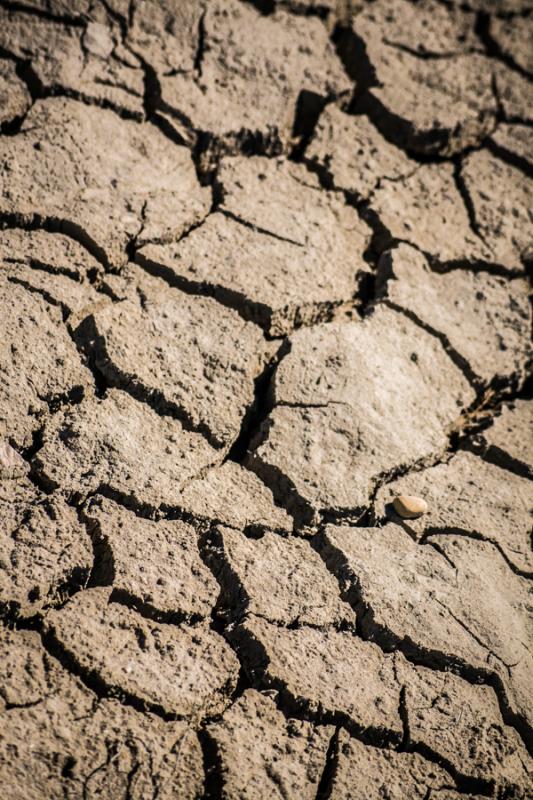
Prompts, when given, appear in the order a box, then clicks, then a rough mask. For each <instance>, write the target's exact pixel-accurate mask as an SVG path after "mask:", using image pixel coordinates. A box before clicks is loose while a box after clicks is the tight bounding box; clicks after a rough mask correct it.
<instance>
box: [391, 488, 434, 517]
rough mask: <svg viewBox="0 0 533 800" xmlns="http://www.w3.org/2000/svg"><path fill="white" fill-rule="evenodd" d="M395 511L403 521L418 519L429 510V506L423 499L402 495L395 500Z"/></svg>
mask: <svg viewBox="0 0 533 800" xmlns="http://www.w3.org/2000/svg"><path fill="white" fill-rule="evenodd" d="M393 505H394V510H395V511H396V512H397V513H398V514H399V515H400V517H403V519H417V517H421V516H422V514H425V513H426V512H427V510H428V504H427V503H426V501H425V500H423V499H422V498H421V497H416V496H415V495H412V494H400V495H398V496H397V497H395V498H394V500H393Z"/></svg>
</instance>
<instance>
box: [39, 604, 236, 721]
mask: <svg viewBox="0 0 533 800" xmlns="http://www.w3.org/2000/svg"><path fill="white" fill-rule="evenodd" d="M110 595H111V590H110V589H107V588H104V589H101V588H97V589H87V590H86V591H84V592H81V593H79V594H78V595H76V596H75V597H74V598H72V599H71V600H70V602H69V603H68V604H67V605H66V606H65V607H64V608H62V609H61V610H59V611H50V612H48V614H47V615H46V619H45V628H46V630H47V631H48V632H49V633H50V635H51V636H53V638H54V639H55V640H56V641H57V642H58V644H59V646H60V647H61V648H62V649H63V650H64V651H65V652H66V653H68V654H69V655H70V657H71V658H73V659H74V661H75V662H76V663H77V664H78V665H79V668H80V669H81V670H82V672H83V673H88V674H91V673H93V674H95V675H96V676H97V678H98V680H99V681H101V682H103V684H104V685H105V686H106V687H107V688H108V690H109V691H111V692H120V691H123V692H125V694H126V695H127V696H128V697H131V698H133V699H134V701H135V700H136V701H139V702H140V703H141V704H147V707H148V708H150V707H153V708H155V709H156V710H163V711H164V712H165V713H167V714H174V715H177V716H179V717H188V718H192V719H195V720H198V719H200V718H201V717H203V716H205V715H207V714H217V713H220V712H221V711H223V710H224V708H225V707H226V705H227V704H228V701H229V697H230V695H231V690H232V688H234V687H235V684H236V682H237V674H238V669H239V665H238V661H237V658H236V656H235V655H234V653H233V652H232V650H231V649H230V648H229V646H228V645H227V644H226V643H225V642H224V640H223V639H222V637H221V636H219V634H217V633H215V632H214V631H212V630H210V628H209V627H208V626H207V625H206V624H205V623H201V624H199V625H196V626H188V625H185V624H181V625H166V624H162V623H158V622H154V621H152V620H150V619H146V618H144V617H142V616H140V615H139V614H138V613H136V612H135V611H133V610H131V609H130V608H128V607H126V606H124V605H121V604H120V603H117V602H112V598H111V596H110Z"/></svg>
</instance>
